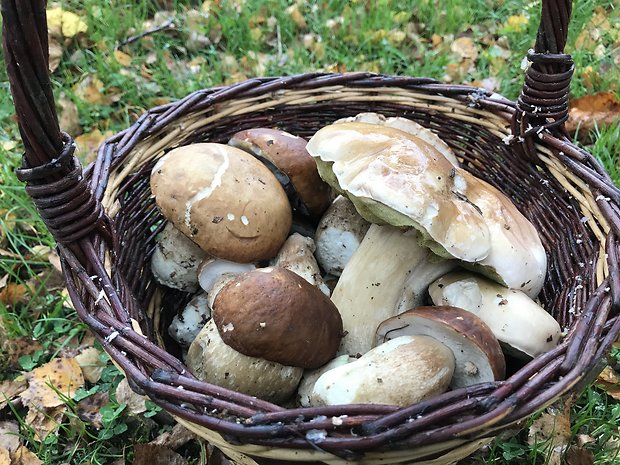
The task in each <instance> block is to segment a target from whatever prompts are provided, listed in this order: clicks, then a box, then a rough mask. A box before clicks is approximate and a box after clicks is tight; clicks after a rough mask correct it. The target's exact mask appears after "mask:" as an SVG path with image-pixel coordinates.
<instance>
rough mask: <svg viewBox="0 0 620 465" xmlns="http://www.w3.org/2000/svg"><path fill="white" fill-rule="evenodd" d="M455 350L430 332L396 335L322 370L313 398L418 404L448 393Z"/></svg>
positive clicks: (331, 402)
mask: <svg viewBox="0 0 620 465" xmlns="http://www.w3.org/2000/svg"><path fill="white" fill-rule="evenodd" d="M453 373H454V355H453V354H452V351H451V350H450V349H449V348H448V347H446V346H445V345H443V344H442V343H440V342H439V341H437V340H435V339H433V338H430V337H427V336H402V337H399V338H397V339H392V340H391V341H389V342H386V343H385V344H382V345H380V346H378V347H375V348H374V349H373V350H371V351H370V352H368V353H367V354H365V355H364V356H362V357H361V358H360V359H359V360H356V361H354V362H351V363H347V364H346V365H343V366H339V367H336V368H333V369H331V370H329V371H327V372H325V373H324V374H322V375H321V376H320V377H319V379H318V380H317V381H316V383H315V385H314V389H313V390H312V393H311V394H310V400H311V401H312V402H314V404H315V405H339V404H365V403H372V404H392V405H399V406H401V407H404V406H407V405H411V404H414V403H416V402H419V401H421V400H424V399H427V398H429V397H432V396H435V395H438V394H441V393H442V392H444V391H445V390H446V389H447V388H448V385H449V384H450V380H451V379H452V375H453Z"/></svg>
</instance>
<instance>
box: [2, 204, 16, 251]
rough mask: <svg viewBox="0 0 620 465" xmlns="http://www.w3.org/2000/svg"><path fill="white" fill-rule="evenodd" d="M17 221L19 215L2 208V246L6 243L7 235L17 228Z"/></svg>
mask: <svg viewBox="0 0 620 465" xmlns="http://www.w3.org/2000/svg"><path fill="white" fill-rule="evenodd" d="M16 222H17V217H16V216H15V214H14V213H13V212H11V211H10V210H7V209H6V208H0V247H2V246H3V245H5V244H6V240H7V235H8V233H10V232H11V231H13V229H15V225H16Z"/></svg>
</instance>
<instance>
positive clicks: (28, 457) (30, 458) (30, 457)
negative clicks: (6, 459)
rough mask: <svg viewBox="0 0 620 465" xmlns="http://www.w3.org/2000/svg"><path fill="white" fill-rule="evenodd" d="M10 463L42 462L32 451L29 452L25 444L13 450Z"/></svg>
mask: <svg viewBox="0 0 620 465" xmlns="http://www.w3.org/2000/svg"><path fill="white" fill-rule="evenodd" d="M11 464H12V465H43V462H42V461H41V460H40V459H39V458H38V457H37V456H36V455H34V454H33V453H32V452H30V451H29V450H28V449H27V448H26V446H19V449H17V450H16V451H15V454H14V455H13V461H12V462H11Z"/></svg>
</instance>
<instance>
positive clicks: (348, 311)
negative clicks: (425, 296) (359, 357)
mask: <svg viewBox="0 0 620 465" xmlns="http://www.w3.org/2000/svg"><path fill="white" fill-rule="evenodd" d="M445 261H447V260H444V261H442V260H441V259H440V258H438V257H436V256H435V255H434V254H433V253H432V252H431V251H430V250H428V249H427V248H425V247H422V246H420V245H419V244H418V235H417V233H416V232H415V231H414V230H407V231H403V230H401V229H398V228H395V227H392V226H378V225H375V224H373V225H371V226H370V229H369V230H368V233H366V236H365V237H364V240H363V241H362V243H361V244H360V246H359V248H358V249H357V251H356V252H355V254H354V255H353V257H352V258H351V260H350V261H349V263H348V264H347V266H346V267H345V269H344V271H343V272H342V276H341V277H340V280H339V281H338V284H337V285H336V288H335V289H334V292H333V294H332V301H333V302H334V304H335V305H336V307H337V308H338V311H339V312H340V315H341V316H342V322H343V327H344V331H345V334H346V335H345V337H344V338H343V339H342V344H341V345H340V349H339V350H338V353H339V354H349V355H356V354H364V353H366V352H368V351H369V350H370V348H371V347H372V346H373V343H374V335H375V330H376V329H377V326H378V325H379V323H381V322H382V321H384V320H386V319H388V318H390V317H392V316H395V315H397V314H398V309H399V304H400V307H401V308H402V307H403V305H404V304H403V303H402V302H410V301H417V299H419V298H420V293H417V294H416V296H415V298H414V297H413V293H411V294H408V293H406V292H405V289H414V288H415V289H418V288H419V289H425V288H426V287H427V286H428V284H430V283H431V282H432V281H433V280H434V279H436V278H437V274H436V273H433V271H432V268H434V267H435V268H437V272H438V273H439V275H441V274H442V273H443V272H444V270H445V266H446V264H445ZM418 270H424V271H423V272H422V271H421V272H420V276H421V277H422V278H424V279H423V280H422V281H420V283H418V284H416V285H414V284H413V282H414V280H416V276H417V275H418ZM431 277H432V278H431ZM404 310H408V308H405V309H404Z"/></svg>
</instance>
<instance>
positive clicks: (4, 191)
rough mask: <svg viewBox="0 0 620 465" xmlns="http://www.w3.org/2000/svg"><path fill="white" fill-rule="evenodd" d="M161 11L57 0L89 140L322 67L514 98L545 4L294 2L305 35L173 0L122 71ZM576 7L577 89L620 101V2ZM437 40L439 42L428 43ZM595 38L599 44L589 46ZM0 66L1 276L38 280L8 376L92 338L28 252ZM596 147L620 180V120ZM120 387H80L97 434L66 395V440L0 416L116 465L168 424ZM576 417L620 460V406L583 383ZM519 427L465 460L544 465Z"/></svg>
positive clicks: (37, 225)
mask: <svg viewBox="0 0 620 465" xmlns="http://www.w3.org/2000/svg"><path fill="white" fill-rule="evenodd" d="M156 3H157V2H155V1H146V0H136V1H133V2H121V1H119V0H113V1H112V2H100V1H96V0H80V1H78V0H65V1H63V2H61V3H60V4H61V5H62V6H63V8H65V9H67V10H69V11H73V12H76V13H78V14H80V15H81V16H82V17H83V18H84V20H85V21H86V22H87V24H88V32H87V33H86V34H85V35H83V36H82V37H79V38H76V39H73V40H67V43H66V45H65V50H64V55H63V60H62V63H61V65H60V66H59V68H58V69H57V70H56V71H55V72H54V74H53V75H52V86H53V89H54V93H55V95H56V96H57V97H60V95H61V94H64V95H65V96H66V98H68V99H69V100H71V101H72V102H73V103H74V104H75V105H76V106H77V108H78V111H79V124H80V126H81V128H82V130H83V132H84V133H85V134H89V133H92V132H93V131H95V130H100V131H101V132H106V131H110V132H111V133H115V132H117V131H120V130H122V129H123V128H125V127H127V126H128V125H130V124H131V123H132V122H133V121H134V120H135V119H136V118H137V117H138V116H139V115H140V114H141V113H142V112H143V111H144V110H146V109H148V108H150V107H152V106H154V105H156V104H158V103H161V102H162V101H163V100H173V99H178V98H181V97H183V96H185V95H187V94H188V93H189V92H192V91H195V90H198V89H201V88H205V87H211V86H215V85H220V84H222V83H230V82H234V81H236V80H239V79H243V78H245V77H252V76H256V75H289V74H295V73H302V72H307V71H311V70H317V69H320V70H339V71H342V70H346V71H354V70H370V71H378V72H381V73H385V74H403V75H411V76H429V77H433V78H436V79H439V80H446V79H452V80H453V82H456V83H461V82H472V81H481V80H482V79H484V78H487V77H489V76H493V77H494V78H496V79H497V80H498V83H499V86H498V91H499V92H500V93H502V94H504V95H505V96H507V97H509V98H511V99H515V98H516V97H517V96H518V93H519V90H520V87H521V85H522V80H523V73H522V71H521V68H520V67H521V62H522V60H523V57H524V56H525V54H526V52H527V50H528V49H529V48H531V47H532V46H533V43H534V37H535V34H536V30H537V28H538V15H539V13H538V11H539V8H540V3H539V2H525V1H515V0H504V1H501V2H492V1H489V0H472V1H469V2H464V1H456V0H441V1H439V2H437V1H431V0H418V1H413V0H407V1H395V0H393V1H386V0H382V1H376V2H372V5H374V6H373V7H368V5H370V4H371V3H370V2H365V1H361V0H353V1H351V0H348V1H345V0H324V1H322V2H320V3H319V2H300V3H299V5H300V6H299V11H300V12H301V13H302V15H303V18H304V20H305V22H306V23H307V27H305V28H300V26H299V25H297V24H296V23H295V22H294V21H293V20H292V19H291V15H290V14H289V13H288V12H287V8H288V7H289V6H290V5H291V4H292V2H290V1H285V0H264V1H258V0H247V1H246V2H242V1H239V0H236V1H226V0H224V1H222V5H223V6H222V8H221V9H220V10H219V11H216V10H217V8H215V7H214V8H213V9H212V11H211V13H210V14H207V15H204V17H202V18H201V19H200V20H198V23H199V24H198V25H197V26H194V25H192V24H191V21H189V20H188V15H187V11H188V10H189V9H190V8H192V7H194V8H199V7H200V4H201V2H190V1H174V2H168V3H169V4H171V5H172V6H171V10H173V11H174V14H173V15H174V18H175V26H176V27H175V30H174V31H167V32H159V33H156V34H153V35H151V36H149V37H148V38H145V39H142V40H138V41H136V42H134V43H133V44H130V45H128V46H126V47H123V48H122V50H123V52H125V53H127V54H128V55H129V56H130V58H131V63H130V65H129V66H128V67H127V69H123V66H121V65H120V64H119V63H118V62H117V60H116V59H115V58H114V56H113V51H114V49H115V47H116V45H117V44H118V43H119V42H121V41H123V40H124V39H126V38H127V37H129V36H131V35H133V34H135V33H136V32H139V31H140V30H141V28H142V24H143V22H144V21H146V20H148V19H152V18H153V16H154V15H155V14H156V13H158V11H159V8H158V7H157V5H156ZM574 3H575V6H574V12H573V20H572V23H571V29H570V33H569V44H568V46H567V51H568V52H569V53H572V54H573V57H574V59H575V67H576V73H575V76H574V79H573V82H572V87H571V94H572V96H573V97H578V96H582V95H585V94H589V93H594V92H599V91H612V92H616V93H618V91H619V89H618V88H617V83H618V82H620V71H619V70H618V66H617V64H616V62H615V61H614V60H617V59H618V58H617V57H618V56H619V54H620V52H619V50H618V43H620V34H619V33H618V31H620V12H618V11H617V10H615V11H614V10H613V8H614V6H613V5H614V2H612V1H603V0H584V1H580V2H574ZM192 5H194V6H192ZM600 8H603V9H605V10H606V11H607V13H606V17H607V18H608V20H609V22H610V26H609V28H603V29H602V30H600V31H599V36H600V38H599V39H598V41H597V42H596V44H594V46H591V47H581V48H576V47H575V43H576V42H577V41H578V38H579V37H580V34H582V31H583V30H584V28H587V27H589V26H590V25H591V20H592V17H593V15H595V14H596V11H598V10H597V9H600ZM271 16H273V19H270V17H271ZM511 16H516V17H521V16H523V17H525V18H528V19H529V20H528V21H527V23H526V24H524V25H523V27H522V28H519V27H513V26H510V25H509V24H508V23H507V21H508V18H509V17H511ZM401 31H404V32H406V34H405V35H404V37H403V36H402V34H399V33H400V32H401ZM192 32H193V33H197V34H201V35H204V36H208V37H210V38H211V39H212V40H211V43H210V44H205V45H203V46H201V47H199V48H198V49H197V50H194V51H189V50H188V47H187V39H188V37H189V36H190V34H191V33H192ZM437 37H440V38H441V39H442V40H441V42H440V43H437V44H435V45H433V40H434V39H435V40H437ZM458 37H471V38H472V40H473V42H474V43H475V44H476V46H477V49H478V59H477V61H476V63H475V66H474V67H472V68H470V69H463V70H460V71H459V72H454V67H453V65H455V64H458V59H457V58H456V57H455V56H454V55H453V53H452V52H451V50H450V44H451V43H452V41H453V40H454V39H456V38H458ZM312 43H313V44H312ZM304 44H305V45H304ZM598 44H602V47H603V48H602V49H600V47H599V49H598V50H595V49H596V45H598ZM0 64H2V66H0V160H2V162H1V163H0V230H3V231H5V236H6V237H5V238H4V239H3V240H2V242H0V249H3V250H5V251H7V252H9V254H3V255H0V279H1V278H2V277H3V276H5V275H8V276H9V277H8V280H9V282H10V283H15V284H23V285H26V284H28V285H31V286H30V287H31V289H30V291H29V292H28V294H27V298H26V299H25V300H24V301H23V302H21V303H20V304H19V305H15V306H11V307H8V306H6V305H3V304H2V303H0V321H1V322H2V324H3V327H4V331H5V332H6V333H7V334H8V336H9V337H10V338H12V339H15V338H20V337H27V336H34V337H36V339H37V341H38V344H39V346H38V347H39V348H37V349H36V350H35V351H33V352H32V353H31V354H27V355H23V356H22V357H20V358H19V360H18V361H17V362H16V363H17V364H15V361H14V360H13V361H11V359H10V357H9V353H8V352H7V350H8V349H6V348H4V349H3V348H2V347H0V350H4V352H0V373H1V375H0V381H2V380H3V379H10V378H13V377H15V376H17V375H18V372H19V371H20V370H26V371H28V370H30V369H32V368H34V367H36V366H39V365H41V364H43V363H45V362H47V361H48V360H50V359H51V358H53V357H54V356H56V355H58V354H62V353H65V351H67V350H70V349H71V348H72V347H74V346H76V345H78V344H80V341H83V340H84V338H86V337H87V330H86V328H85V326H84V325H83V324H82V323H80V322H79V321H78V320H77V318H76V315H75V312H74V311H73V310H72V309H71V308H70V306H69V305H68V304H67V303H66V302H65V300H64V297H63V296H62V295H61V292H60V289H56V288H54V286H53V285H52V283H51V281H53V279H54V278H53V274H51V273H49V270H50V269H51V267H50V264H49V262H48V261H47V260H46V259H45V258H41V257H36V256H34V255H33V254H32V250H33V248H34V247H37V246H38V247H42V246H44V247H53V244H54V243H53V240H52V238H51V237H50V236H49V234H48V233H47V231H46V229H45V226H44V225H43V223H42V222H41V221H40V219H39V218H38V216H37V214H36V211H35V209H34V207H33V206H32V204H31V202H30V200H29V199H28V197H27V196H26V195H25V193H24V191H23V186H22V184H21V183H20V182H19V181H17V179H16V177H15V175H14V174H13V170H14V169H15V168H16V167H17V166H18V165H19V159H20V156H21V151H22V147H21V144H20V143H17V144H16V145H15V144H14V142H15V141H18V139H19V135H18V131H17V128H16V125H15V123H14V120H13V106H12V103H11V99H10V96H9V86H8V82H7V79H6V74H5V72H4V65H3V62H2V63H0ZM451 70H452V71H451ZM457 71H458V70H457ZM93 76H96V77H97V78H98V79H99V80H100V81H101V82H102V84H103V94H104V97H114V98H113V99H109V100H108V101H104V102H102V103H92V102H89V101H86V100H84V99H82V98H81V96H80V92H79V91H77V90H74V89H76V88H77V86H78V85H79V83H80V82H83V81H84V79H86V78H88V77H93ZM13 145H15V146H14V147H12V146H13ZM7 148H8V150H7ZM589 150H591V151H592V153H593V154H594V155H595V156H597V157H598V158H599V159H600V160H601V161H602V163H603V164H604V166H605V168H606V169H607V171H608V172H609V173H610V175H611V176H612V178H613V179H614V181H615V182H616V183H618V182H619V181H620V171H619V170H620V168H618V164H617V163H618V154H619V152H620V126H619V125H615V126H611V127H608V128H600V129H597V130H596V137H595V142H594V144H593V145H592V146H591V147H589ZM13 218H14V221H13ZM0 237H2V235H0ZM46 272H47V274H46ZM38 275H39V277H38V278H37V276H38ZM0 337H1V333H0ZM120 379H121V376H120V374H119V372H118V371H117V370H116V368H114V366H113V365H111V364H108V366H107V368H106V369H105V371H104V375H103V377H102V380H101V381H100V382H99V383H97V384H95V385H88V386H87V387H86V389H85V390H84V391H82V392H80V396H84V397H86V396H87V395H93V394H95V393H107V394H108V395H109V397H110V400H109V402H108V403H107V404H106V405H105V406H104V407H103V408H102V417H103V419H102V427H101V428H100V429H96V428H94V427H93V426H92V425H91V424H90V423H89V422H87V421H84V420H82V419H80V418H79V416H78V415H77V404H76V402H77V400H71V399H66V404H67V408H68V410H67V414H66V416H65V419H64V420H63V421H62V422H61V424H59V425H58V430H57V433H58V434H51V435H49V436H48V437H47V438H46V439H45V440H44V441H42V442H41V441H38V440H36V438H35V435H34V433H33V431H32V429H31V428H29V427H28V426H27V425H26V424H25V421H24V418H25V410H24V409H23V408H19V407H15V408H14V409H13V410H10V409H4V410H3V411H1V412H0V420H5V419H7V420H18V421H19V422H20V424H21V434H22V436H23V438H24V441H25V444H26V445H27V446H28V447H29V448H30V450H32V451H34V452H35V453H36V454H37V455H38V456H39V458H40V459H41V460H43V462H44V463H45V464H50V465H52V464H53V465H56V464H59V463H72V464H73V463H75V464H78V463H79V464H81V463H91V464H108V463H112V462H114V460H116V459H119V458H123V457H124V458H126V459H128V460H130V459H131V457H132V443H133V442H145V441H148V440H150V439H152V438H153V437H154V436H155V435H156V434H158V433H159V432H160V431H162V430H165V429H168V428H169V426H161V425H162V423H161V421H157V422H156V421H153V419H152V418H151V417H152V416H153V415H157V416H161V415H162V414H161V413H157V412H156V409H154V408H153V406H151V408H150V410H148V411H147V414H146V416H145V415H142V416H139V417H134V416H130V415H129V414H128V412H127V408H126V406H124V405H123V404H121V403H119V402H117V400H116V399H115V396H114V392H115V388H116V385H117V384H118V382H119V381H120ZM571 417H572V433H573V434H574V435H589V436H591V437H592V438H593V439H594V442H592V443H589V444H587V445H586V446H584V447H585V448H586V449H588V450H591V451H592V452H593V453H594V455H595V457H596V463H597V464H608V463H620V458H618V457H617V454H618V447H615V448H614V447H610V446H609V445H610V444H612V445H618V444H620V442H619V441H620V439H619V434H618V427H617V424H618V421H620V418H619V417H620V404H619V403H618V402H617V401H615V400H613V399H611V397H609V396H608V395H607V394H605V393H604V392H603V391H601V390H599V389H597V388H595V387H589V388H588V389H587V390H586V391H585V393H584V394H583V395H582V396H581V397H580V398H579V399H578V401H577V402H576V403H575V405H574V406H573V408H572V411H571ZM531 421H534V419H532V420H530V423H531ZM523 426H524V429H523V430H522V431H521V432H520V433H518V434H515V435H513V436H503V437H502V439H500V440H497V441H495V442H494V443H492V445H491V446H490V447H489V448H488V449H487V450H486V451H484V453H482V454H479V455H478V456H477V458H475V459H472V460H471V461H470V462H469V463H488V464H505V465H513V464H515V465H516V464H522V463H530V464H542V463H546V462H547V461H548V460H547V458H546V453H545V448H544V444H538V445H528V443H527V426H528V425H527V424H526V425H523ZM199 447H200V446H198V445H193V446H188V447H187V448H186V449H184V451H183V453H184V454H185V455H186V456H188V457H193V458H192V459H190V463H200V462H199V459H198V458H197V457H198V456H199V455H200V454H199V452H200V448H199ZM128 463H130V462H128Z"/></svg>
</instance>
